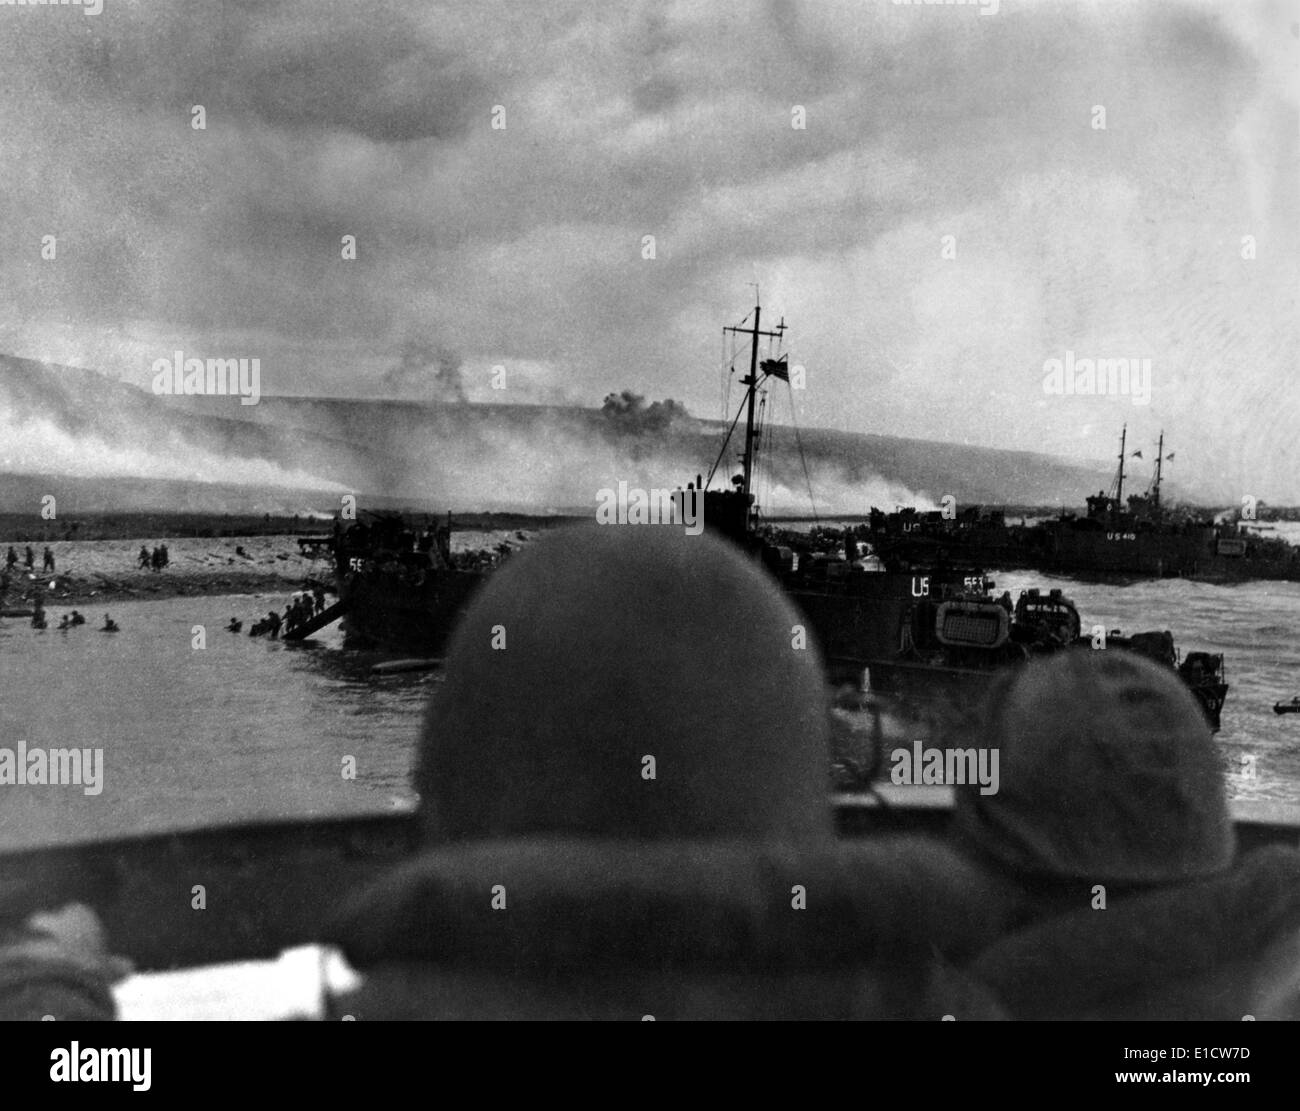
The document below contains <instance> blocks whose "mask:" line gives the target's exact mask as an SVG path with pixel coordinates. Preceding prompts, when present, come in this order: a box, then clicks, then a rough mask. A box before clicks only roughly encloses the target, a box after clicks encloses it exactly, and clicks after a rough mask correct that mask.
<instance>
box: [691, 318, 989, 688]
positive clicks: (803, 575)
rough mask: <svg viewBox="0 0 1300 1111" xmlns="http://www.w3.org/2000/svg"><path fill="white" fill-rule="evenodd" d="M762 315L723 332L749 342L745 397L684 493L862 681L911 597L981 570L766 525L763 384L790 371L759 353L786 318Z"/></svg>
mask: <svg viewBox="0 0 1300 1111" xmlns="http://www.w3.org/2000/svg"><path fill="white" fill-rule="evenodd" d="M761 318H762V307H761V305H758V304H756V305H755V306H754V311H753V312H752V313H751V314H750V316H748V317H746V318H745V321H742V322H741V323H740V324H738V325H735V326H732V327H728V328H725V329H724V332H725V333H730V334H732V335H736V336H744V337H746V338H747V339H748V341H749V343H748V346H749V373H748V374H746V375H745V376H744V377H743V378H742V379H741V380H740V384H741V385H742V386H743V387H744V389H745V394H744V397H743V399H742V401H741V404H740V408H739V409H738V410H737V413H736V417H735V419H734V420H733V421H732V423H731V427H730V428H729V429H728V431H727V435H726V437H725V438H724V440H723V444H722V448H721V450H720V451H719V453H718V457H717V460H716V461H715V462H714V465H713V468H712V470H710V472H709V474H708V477H707V478H704V479H700V478H697V480H696V481H695V482H693V483H690V484H689V485H688V487H687V490H686V492H685V494H686V496H693V494H692V492H699V491H702V492H703V503H704V522H705V525H706V526H707V527H709V528H712V529H714V530H716V531H717V532H719V533H720V534H722V535H723V536H726V537H727V538H728V539H730V540H731V541H733V542H734V543H736V544H738V545H739V546H740V547H741V548H743V549H744V550H745V551H747V552H749V553H750V554H751V555H753V556H754V557H755V558H758V559H761V560H762V562H763V564H764V565H765V566H766V567H767V568H768V570H769V571H770V572H771V573H772V574H773V575H774V576H775V577H776V578H777V579H778V580H779V581H780V583H781V585H782V587H783V588H784V589H785V591H786V593H787V594H788V595H789V596H790V597H791V599H793V601H794V602H795V603H796V605H797V606H798V607H799V609H800V610H801V611H802V612H803V613H804V614H806V615H807V617H808V621H809V624H810V625H811V627H812V629H813V631H814V633H815V635H816V639H817V641H818V643H819V644H820V646H821V649H822V652H823V655H824V656H825V659H826V664H827V667H828V669H829V672H830V675H829V677H830V679H831V681H832V682H836V683H840V682H852V683H857V682H859V681H860V680H861V677H862V673H863V668H864V667H865V666H866V663H867V661H868V660H870V659H873V658H879V657H881V656H885V655H887V654H889V653H891V652H894V651H897V650H898V648H899V646H900V638H901V637H902V635H903V626H904V623H905V619H906V616H907V613H908V611H909V607H910V606H911V604H912V602H913V601H914V600H915V599H917V598H935V599H938V598H943V597H947V596H949V595H955V594H957V593H961V592H963V591H970V590H975V589H979V590H982V589H984V588H985V587H986V585H987V581H986V580H985V578H984V575H983V572H982V571H981V570H980V569H979V568H977V567H973V566H962V565H961V564H959V563H957V562H955V561H945V562H934V563H918V564H915V565H913V564H912V563H910V562H909V561H907V560H903V559H887V560H885V561H883V562H881V561H875V560H868V559H866V558H862V557H861V555H860V548H859V545H858V543H857V541H856V539H855V538H854V536H853V535H851V534H849V533H845V534H844V535H842V536H838V535H837V536H836V537H835V539H834V541H833V542H832V543H833V546H828V544H827V543H825V540H824V538H826V537H828V535H829V534H828V533H826V532H822V533H821V534H819V535H812V536H810V534H808V533H799V532H793V531H781V530H777V529H775V528H773V527H772V526H770V525H768V526H764V525H763V524H762V519H761V515H760V512H759V508H758V506H757V504H756V498H755V495H754V493H753V485H754V474H755V470H756V468H757V463H758V451H759V445H760V443H761V439H762V432H763V414H764V413H765V411H766V387H767V386H768V384H769V383H770V382H771V381H772V380H773V379H776V380H779V381H784V382H786V383H787V385H788V384H789V381H790V374H789V366H788V363H787V356H786V355H785V354H778V353H776V352H771V353H770V354H769V357H768V358H765V359H761V360H760V358H759V343H760V340H761V339H767V340H769V341H771V342H773V343H775V344H780V343H781V341H782V340H783V339H784V336H785V331H786V326H785V321H784V320H782V321H781V323H780V324H778V325H777V326H776V327H775V328H774V329H770V330H765V329H763V328H762V327H761ZM746 321H749V322H750V323H748V325H747V324H746ZM742 414H743V415H744V418H745V431H744V443H743V447H742V450H741V452H740V459H739V463H740V471H739V473H737V474H736V475H735V476H734V477H733V478H732V479H731V483H730V488H721V489H715V488H713V480H714V477H715V475H716V474H717V471H718V468H719V464H721V462H722V460H723V458H724V457H725V455H726V452H727V447H728V445H729V443H730V440H731V435H732V433H733V432H734V430H735V429H736V426H737V425H738V424H739V422H740V418H741V415H742ZM819 540H820V541H821V542H819Z"/></svg>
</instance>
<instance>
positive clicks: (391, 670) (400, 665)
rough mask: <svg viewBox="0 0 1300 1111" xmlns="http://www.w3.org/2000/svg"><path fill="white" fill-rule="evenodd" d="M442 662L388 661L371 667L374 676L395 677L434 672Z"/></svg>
mask: <svg viewBox="0 0 1300 1111" xmlns="http://www.w3.org/2000/svg"><path fill="white" fill-rule="evenodd" d="M441 666H442V660H388V661H386V662H385V663H379V664H375V665H374V666H373V667H371V669H370V672H371V674H372V675H394V674H398V673H401V672H406V671H434V670H436V669H437V668H440V667H441Z"/></svg>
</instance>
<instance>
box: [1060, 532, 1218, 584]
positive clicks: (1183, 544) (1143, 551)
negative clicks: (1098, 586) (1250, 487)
mask: <svg viewBox="0 0 1300 1111" xmlns="http://www.w3.org/2000/svg"><path fill="white" fill-rule="evenodd" d="M1213 556H1214V530H1213V529H1211V528H1196V529H1193V530H1191V531H1189V532H1187V533H1176V534H1172V533H1165V532H1117V531H1106V530H1103V529H1097V530H1093V529H1079V528H1070V527H1068V526H1059V525H1058V526H1056V527H1055V529H1054V532H1053V536H1052V543H1051V545H1050V547H1049V549H1048V551H1047V553H1046V556H1045V560H1044V563H1043V565H1042V570H1044V571H1071V572H1083V573H1085V574H1088V573H1094V574H1096V573H1100V574H1129V575H1151V576H1156V577H1160V576H1171V575H1193V574H1196V572H1197V571H1198V570H1199V569H1201V568H1204V567H1208V566H1209V565H1210V563H1211V561H1212V559H1213Z"/></svg>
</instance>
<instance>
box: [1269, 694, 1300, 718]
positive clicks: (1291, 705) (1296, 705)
mask: <svg viewBox="0 0 1300 1111" xmlns="http://www.w3.org/2000/svg"><path fill="white" fill-rule="evenodd" d="M1273 713H1275V714H1300V695H1298V696H1297V697H1295V698H1293V699H1291V701H1290V702H1274V703H1273Z"/></svg>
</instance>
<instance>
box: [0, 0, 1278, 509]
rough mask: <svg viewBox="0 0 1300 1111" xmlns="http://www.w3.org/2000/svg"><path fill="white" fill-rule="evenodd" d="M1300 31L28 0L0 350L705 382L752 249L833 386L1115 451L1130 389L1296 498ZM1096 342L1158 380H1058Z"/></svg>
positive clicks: (5, 238) (779, 2)
mask: <svg viewBox="0 0 1300 1111" xmlns="http://www.w3.org/2000/svg"><path fill="white" fill-rule="evenodd" d="M1298 55H1300V12H1297V5H1296V4H1295V3H1285V2H1280V0H1279V2H1263V3H1254V2H1249V0H1242V2H1236V0H1223V2H1221V3H1217V4H1210V3H1203V2H1189V3H1158V2H1137V0H1132V2H1118V3H1108V4H1088V3H1073V2H1070V3H1024V2H1019V0H1002V2H1001V4H1000V5H999V10H998V11H997V12H996V14H982V13H981V9H980V8H979V7H978V6H973V7H960V6H928V7H927V6H907V5H897V4H894V3H891V2H889V0H884V2H877V0H856V2H845V3H840V2H835V0H807V2H796V0H751V2H739V0H738V2H734V3H720V2H716V0H708V2H707V3H705V2H704V0H692V2H688V3H666V2H651V0H643V2H634V3H625V2H620V3H611V2H608V0H593V2H585V0H583V2H546V0H508V2H502V3H497V2H495V0H472V2H471V0H466V2H464V3H457V4H449V5H448V4H436V3H427V2H413V3H409V4H408V3H398V2H384V0H365V2H362V0H347V2H334V0H287V2H284V3H257V2H252V0H243V2H239V0H225V2H221V0H194V2H175V3H172V2H167V0H148V2H143V3H127V2H125V0H104V10H103V12H102V13H101V14H98V15H90V14H87V13H86V12H85V11H83V10H82V9H80V8H78V7H71V6H69V7H18V6H4V5H0V248H2V249H0V281H2V282H3V290H4V296H3V298H0V351H6V352H9V353H13V354H19V355H25V356H30V357H35V358H42V359H45V360H49V361H54V362H63V363H69V364H74V365H81V366H92V367H97V368H101V369H104V370H107V371H109V372H110V373H112V374H114V375H115V376H120V377H124V378H126V379H127V380H130V381H133V382H136V383H139V384H140V385H147V384H148V383H149V382H150V380H151V377H152V375H151V372H150V367H151V364H152V363H153V361H154V360H155V359H157V358H159V357H160V356H169V355H170V353H171V352H172V351H173V350H175V349H177V348H179V349H181V350H183V351H184V352H185V353H186V354H187V355H194V356H199V357H206V356H222V357H226V356H229V357H245V358H251V357H258V358H260V359H261V366H262V389H263V391H264V392H266V393H270V394H274V393H300V394H301V393H324V394H336V395H337V394H343V395H353V396H378V395H380V394H381V393H382V392H383V390H384V389H385V388H388V389H392V388H397V389H401V390H407V391H410V392H412V393H416V392H419V391H420V390H421V389H423V388H424V386H423V384H422V383H421V381H420V375H419V371H420V369H421V367H422V366H423V365H424V364H425V363H426V362H427V363H429V364H432V365H433V366H435V367H437V366H441V367H442V368H443V370H444V371H448V368H452V367H455V366H457V365H459V368H460V374H461V376H462V379H463V383H464V388H465V391H466V394H467V396H469V397H470V398H471V399H474V400H483V401H489V400H490V401H500V400H507V401H549V400H570V401H575V402H578V403H582V404H588V405H598V404H599V403H600V401H601V399H602V398H603V397H604V395H605V394H606V393H608V392H610V391H611V390H620V389H624V388H632V389H635V390H637V391H639V392H641V393H644V394H646V395H648V396H649V397H651V398H661V397H673V398H677V399H680V400H683V401H685V403H686V404H687V406H688V407H689V408H690V410H691V412H693V413H694V414H696V415H697V416H706V417H716V416H718V415H720V414H719V410H720V399H719V355H720V342H721V337H720V329H721V326H722V325H723V324H727V323H733V322H735V321H737V320H739V319H740V318H741V317H742V316H743V315H744V314H745V313H746V312H747V311H748V310H749V309H750V307H751V305H752V290H751V289H750V288H749V286H748V283H751V282H754V281H758V282H760V283H761V288H762V297H763V302H764V311H765V313H768V312H770V313H773V314H776V315H784V317H785V320H786V323H787V324H788V325H789V326H790V329H791V330H790V333H789V349H790V352H791V357H792V360H793V361H794V362H796V363H799V364H802V365H804V366H805V367H806V368H807V375H808V378H807V382H808V388H807V389H806V390H805V391H803V392H802V393H800V394H798V395H796V396H797V397H798V406H799V422H800V423H801V424H802V425H805V426H808V425H820V426H825V427H834V428H842V429H849V430H855V431H862V432H880V433H892V434H900V435H910V436H920V437H931V438H938V439H947V440H953V441H960V442H969V443H976V444H984V445H989V446H1006V447H1022V448H1032V449H1040V450H1051V451H1055V452H1059V453H1060V454H1063V455H1067V456H1072V457H1076V458H1088V459H1097V458H1101V457H1104V456H1105V455H1107V454H1110V453H1112V452H1113V451H1114V441H1115V439H1116V438H1117V437H1118V434H1119V429H1120V425H1121V424H1122V423H1124V422H1125V421H1127V422H1128V424H1129V433H1130V438H1131V440H1132V441H1133V449H1135V450H1136V449H1138V448H1142V447H1146V449H1147V450H1146V451H1145V456H1146V459H1147V460H1150V458H1151V457H1152V455H1153V452H1152V450H1151V448H1150V446H1149V441H1154V438H1155V436H1156V434H1157V433H1158V432H1159V431H1160V429H1161V428H1163V429H1164V430H1165V432H1166V438H1167V447H1166V451H1167V452H1168V451H1173V452H1175V454H1176V459H1175V461H1174V463H1173V464H1171V471H1170V475H1171V477H1172V478H1174V479H1175V480H1176V481H1179V482H1180V483H1182V484H1184V485H1187V486H1194V485H1195V484H1196V483H1197V482H1206V483H1211V482H1212V483H1213V484H1214V485H1216V486H1218V487H1222V486H1223V484H1224V483H1227V485H1228V488H1230V489H1239V490H1240V492H1241V493H1242V494H1254V495H1255V496H1259V497H1264V498H1269V499H1273V500H1289V501H1291V502H1300V451H1298V449H1297V440H1300V369H1298V367H1297V361H1298V360H1297V327H1296V321H1297V312H1296V307H1297V306H1296V296H1297V290H1298V289H1300V273H1298V270H1297V264H1296V260H1297V257H1298V256H1300V251H1298V249H1297V248H1298V244H1297V238H1298V235H1300V219H1298V218H1297V217H1298V216H1300V212H1298V211H1297V209H1298V208H1300V176H1298V174H1297V166H1298V163H1300V159H1298V156H1297V149H1298V137H1300V123H1298V115H1297V105H1298V103H1300V98H1298V96H1297V82H1298V75H1300V57H1298ZM194 105H202V106H203V108H204V111H205V113H206V129H205V130H195V129H194V128H193V127H192V120H193V115H192V108H193V106H194ZM496 106H501V107H503V108H504V122H505V127H504V128H503V129H502V128H494V127H493V117H494V108H495V107H496ZM796 106H801V107H802V108H803V110H804V112H805V113H806V127H804V128H802V129H798V128H795V127H793V126H792V120H793V113H794V110H795V108H796ZM1096 106H1101V107H1103V108H1104V110H1105V128H1104V130H1103V129H1101V128H1099V127H1097V126H1096V123H1097V122H1098V116H1097V113H1096V111H1095V107H1096ZM499 118H500V116H499V115H498V119H499ZM47 235H53V236H55V237H56V238H57V257H56V259H55V260H53V261H50V260H43V259H42V258H41V244H42V237H43V236H47ZM345 235H353V236H355V237H356V240H357V259H356V260H355V261H345V260H343V259H342V258H341V251H342V248H341V238H342V237H343V236H345ZM647 235H653V236H654V237H655V255H656V257H655V258H654V259H646V258H643V257H642V256H643V237H644V236H647ZM945 236H952V237H954V239H953V240H952V241H950V245H955V255H956V257H955V258H945V257H943V256H944V237H945ZM1246 236H1251V237H1253V243H1254V248H1253V253H1254V256H1255V257H1253V258H1245V257H1243V253H1245V254H1250V253H1251V252H1250V250H1249V249H1247V248H1246V247H1244V246H1243V237H1246ZM949 253H951V251H949ZM1067 350H1069V351H1072V352H1074V354H1075V356H1076V357H1078V358H1097V357H1100V358H1125V357H1131V358H1149V359H1150V360H1151V364H1152V385H1151V397H1150V403H1149V404H1146V405H1137V404H1134V403H1133V402H1132V400H1131V399H1130V398H1127V397H1125V398H1099V397H1058V396H1052V395H1049V394H1046V393H1045V392H1044V387H1043V379H1044V363H1045V361H1046V360H1048V359H1052V358H1062V359H1063V358H1064V357H1065V352H1066V351H1067ZM412 353H415V355H414V356H413V354H412ZM404 356H405V363H403V358H404ZM496 364H502V365H504V366H506V368H507V376H506V382H507V385H508V387H509V388H508V389H507V390H506V391H504V393H502V392H496V391H493V390H492V389H491V384H490V383H491V379H490V368H491V367H492V366H493V365H496ZM402 365H406V366H410V367H413V369H414V372H413V373H411V374H409V375H408V374H402V375H397V376H394V375H393V374H391V373H387V372H391V371H392V369H393V368H394V367H397V366H402ZM386 373H387V377H385V376H386ZM385 383H387V385H385ZM733 397H734V394H733ZM788 412H789V409H788V402H787V401H785V400H782V402H781V407H779V408H778V410H777V417H778V419H786V418H788Z"/></svg>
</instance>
